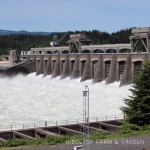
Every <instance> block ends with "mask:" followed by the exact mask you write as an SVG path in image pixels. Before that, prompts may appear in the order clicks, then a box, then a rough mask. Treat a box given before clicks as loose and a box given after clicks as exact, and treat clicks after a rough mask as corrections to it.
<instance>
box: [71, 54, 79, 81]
mask: <svg viewBox="0 0 150 150" xmlns="http://www.w3.org/2000/svg"><path fill="white" fill-rule="evenodd" d="M79 76H80V75H79V55H76V59H75V64H74V67H73V71H72V74H71V77H70V78H71V79H75V78H78V77H79Z"/></svg>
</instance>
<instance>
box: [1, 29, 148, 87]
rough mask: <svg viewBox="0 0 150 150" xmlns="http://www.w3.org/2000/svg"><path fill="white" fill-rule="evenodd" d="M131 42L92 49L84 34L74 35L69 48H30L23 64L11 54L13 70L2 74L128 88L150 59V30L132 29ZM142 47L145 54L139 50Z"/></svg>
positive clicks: (92, 46)
mask: <svg viewBox="0 0 150 150" xmlns="http://www.w3.org/2000/svg"><path fill="white" fill-rule="evenodd" d="M129 38H130V41H131V42H130V43H127V44H106V45H91V41H90V40H89V39H87V37H86V35H85V34H84V33H80V34H73V35H70V39H69V41H68V42H67V43H68V45H69V46H64V47H44V48H31V51H29V52H27V53H24V52H22V55H21V59H22V61H21V62H22V63H16V62H15V63H14V60H15V59H16V52H15V50H12V51H11V52H10V56H9V58H10V60H9V62H10V64H11V67H8V68H7V69H3V72H5V73H7V74H9V73H11V72H14V71H21V72H24V73H32V72H36V75H39V74H43V76H46V75H52V78H55V77H57V76H61V79H63V78H66V77H70V78H71V79H75V78H78V77H81V81H85V80H87V79H92V80H93V83H96V82H100V81H102V80H106V84H110V83H113V82H115V81H120V86H123V85H127V84H130V83H131V82H132V80H133V78H134V76H135V75H138V74H139V72H140V69H141V67H142V64H143V63H145V62H146V60H147V59H148V58H149V57H150V53H149V52H150V28H149V27H148V28H133V29H132V35H131V36H130V37H129ZM140 42H141V43H140ZM141 44H142V46H143V50H141V49H139V47H140V46H141ZM128 51H130V52H128ZM125 52H126V53H125ZM1 58H2V59H3V58H6V56H1Z"/></svg>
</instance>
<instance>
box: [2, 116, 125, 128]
mask: <svg viewBox="0 0 150 150" xmlns="http://www.w3.org/2000/svg"><path fill="white" fill-rule="evenodd" d="M117 119H124V115H111V116H99V117H91V118H89V122H97V121H108V120H117ZM79 123H84V120H83V118H78V119H73V120H59V121H39V122H35V123H27V124H13V125H6V126H0V131H6V130H19V129H29V128H38V127H48V126H60V125H67V124H79Z"/></svg>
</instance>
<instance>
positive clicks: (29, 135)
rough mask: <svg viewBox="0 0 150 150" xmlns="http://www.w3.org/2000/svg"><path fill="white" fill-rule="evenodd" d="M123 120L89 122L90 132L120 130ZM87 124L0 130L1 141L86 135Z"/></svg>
mask: <svg viewBox="0 0 150 150" xmlns="http://www.w3.org/2000/svg"><path fill="white" fill-rule="evenodd" d="M122 123H123V120H120V119H119V120H109V121H97V122H90V123H89V130H90V132H94V131H98V132H101V131H104V132H105V131H110V132H113V133H114V132H118V131H119V130H120V125H121V124H122ZM84 128H85V124H83V123H78V124H68V125H61V126H48V127H47V126H46V125H45V127H39V128H29V129H21V130H9V131H0V142H5V141H7V140H12V139H15V138H18V139H28V140H35V139H37V138H39V137H41V138H44V137H46V136H63V135H84V133H83V130H84Z"/></svg>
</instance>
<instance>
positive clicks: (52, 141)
mask: <svg viewBox="0 0 150 150" xmlns="http://www.w3.org/2000/svg"><path fill="white" fill-rule="evenodd" d="M147 134H150V130H138V131H130V132H129V131H127V133H124V132H123V130H121V131H120V132H118V133H116V134H112V133H110V132H93V133H91V134H90V140H103V139H119V138H124V137H129V136H138V135H147ZM82 138H83V136H77V135H75V136H63V137H52V136H48V137H46V138H45V139H43V138H39V139H36V140H33V141H30V140H24V139H14V140H8V141H6V142H5V143H0V149H2V148H8V147H19V146H41V145H56V144H62V143H66V141H67V140H75V141H82Z"/></svg>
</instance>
